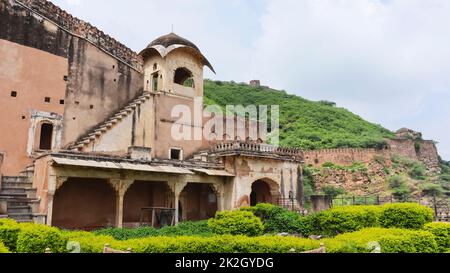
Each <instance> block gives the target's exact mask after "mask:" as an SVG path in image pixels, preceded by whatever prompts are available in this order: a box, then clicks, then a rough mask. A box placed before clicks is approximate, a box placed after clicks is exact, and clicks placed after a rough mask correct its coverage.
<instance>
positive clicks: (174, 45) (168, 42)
mask: <svg viewBox="0 0 450 273" xmlns="http://www.w3.org/2000/svg"><path fill="white" fill-rule="evenodd" d="M178 48H185V49H186V50H189V51H190V52H192V54H193V55H196V56H198V57H199V58H200V59H201V61H202V63H203V65H206V66H207V67H209V69H211V71H212V72H214V73H216V72H215V71H214V68H213V66H212V65H211V63H210V62H209V61H208V59H206V57H205V56H203V54H202V53H201V51H200V49H199V48H198V47H197V46H196V45H195V44H194V43H192V42H191V41H189V40H187V39H185V38H183V37H180V36H178V35H177V34H175V33H173V32H172V33H169V34H167V35H163V36H161V37H159V38H157V39H155V40H154V41H153V42H151V43H150V44H149V45H148V46H147V47H146V48H145V49H144V50H142V51H141V53H139V54H140V55H141V56H143V57H144V58H145V56H147V54H152V53H151V52H154V51H155V50H156V51H157V52H158V53H159V54H160V55H161V56H162V57H165V56H166V55H168V54H169V53H170V52H172V51H173V50H175V49H178Z"/></svg>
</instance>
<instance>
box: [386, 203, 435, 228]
mask: <svg viewBox="0 0 450 273" xmlns="http://www.w3.org/2000/svg"><path fill="white" fill-rule="evenodd" d="M382 208H383V210H382V212H381V215H380V219H379V221H380V225H381V226H382V227H385V228H406V229H421V228H423V226H424V225H425V224H427V223H431V222H432V221H433V218H434V216H433V210H432V209H430V208H427V207H425V206H422V205H419V204H414V203H405V204H387V205H384V206H382Z"/></svg>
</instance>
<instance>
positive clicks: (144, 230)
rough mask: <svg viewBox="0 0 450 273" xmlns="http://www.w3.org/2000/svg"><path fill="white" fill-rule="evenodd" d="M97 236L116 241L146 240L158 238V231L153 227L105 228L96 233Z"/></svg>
mask: <svg viewBox="0 0 450 273" xmlns="http://www.w3.org/2000/svg"><path fill="white" fill-rule="evenodd" d="M94 233H95V234H96V235H104V236H111V237H113V238H114V239H116V240H121V241H124V240H128V239H133V238H144V237H150V236H157V235H158V231H157V230H156V229H155V228H152V227H140V228H105V229H100V230H96V231H94Z"/></svg>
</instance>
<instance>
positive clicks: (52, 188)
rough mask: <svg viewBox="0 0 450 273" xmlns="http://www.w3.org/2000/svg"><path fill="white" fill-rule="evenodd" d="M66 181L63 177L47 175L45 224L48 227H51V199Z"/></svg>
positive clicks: (66, 178)
mask: <svg viewBox="0 0 450 273" xmlns="http://www.w3.org/2000/svg"><path fill="white" fill-rule="evenodd" d="M68 179H69V178H68V177H65V176H56V175H49V176H48V190H47V221H46V224H47V225H48V226H51V225H52V221H53V199H54V197H55V193H56V191H57V190H59V189H60V188H61V187H62V185H63V184H64V183H65V182H66V181H67V180H68ZM33 212H34V211H33Z"/></svg>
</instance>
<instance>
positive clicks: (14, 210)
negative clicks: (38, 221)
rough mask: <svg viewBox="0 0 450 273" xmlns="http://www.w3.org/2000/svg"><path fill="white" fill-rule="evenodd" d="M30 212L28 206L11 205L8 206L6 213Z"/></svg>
mask: <svg viewBox="0 0 450 273" xmlns="http://www.w3.org/2000/svg"><path fill="white" fill-rule="evenodd" d="M21 213H22V214H27V213H28V214H32V211H31V208H30V206H12V207H8V215H11V214H21Z"/></svg>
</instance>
